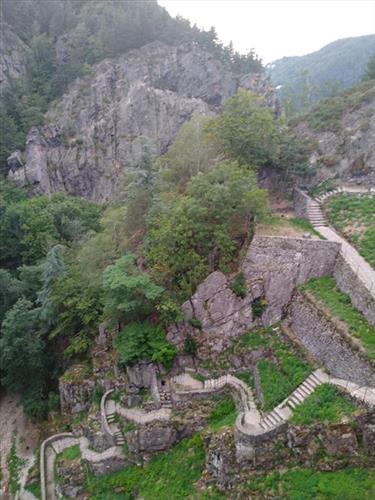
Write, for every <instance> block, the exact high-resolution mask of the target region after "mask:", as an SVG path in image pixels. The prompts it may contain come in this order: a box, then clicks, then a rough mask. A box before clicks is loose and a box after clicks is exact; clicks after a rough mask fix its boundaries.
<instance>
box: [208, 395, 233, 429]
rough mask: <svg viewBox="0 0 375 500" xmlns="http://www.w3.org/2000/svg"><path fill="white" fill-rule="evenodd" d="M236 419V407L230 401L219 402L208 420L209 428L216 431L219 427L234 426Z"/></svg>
mask: <svg viewBox="0 0 375 500" xmlns="http://www.w3.org/2000/svg"><path fill="white" fill-rule="evenodd" d="M236 417H237V411H236V406H235V404H234V402H233V400H232V399H223V400H221V401H219V402H218V403H217V404H216V406H215V408H214V409H213V410H212V412H211V415H210V417H209V419H208V421H209V424H210V428H211V429H213V430H218V429H220V428H221V427H225V426H229V425H234V423H235V421H236Z"/></svg>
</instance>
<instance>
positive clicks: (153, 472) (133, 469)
mask: <svg viewBox="0 0 375 500" xmlns="http://www.w3.org/2000/svg"><path fill="white" fill-rule="evenodd" d="M204 463H205V451H204V444H203V440H202V437H201V436H200V434H195V435H194V436H193V437H192V438H190V439H184V440H183V441H181V442H180V443H178V444H177V445H176V446H175V447H174V448H173V449H171V450H169V451H166V452H163V453H160V454H158V455H155V456H154V457H153V458H152V459H151V460H150V461H149V462H148V463H146V464H145V465H144V466H143V467H142V466H136V465H134V466H129V467H126V468H124V469H122V470H120V471H117V472H112V473H110V474H106V475H103V476H100V477H95V476H94V475H93V474H91V473H88V475H87V489H88V493H89V495H90V499H91V500H130V499H135V498H142V499H143V500H165V499H166V498H171V499H172V498H173V499H176V500H178V499H183V498H197V499H198V498H202V499H203V498H212V499H214V498H217V499H219V498H224V496H222V495H220V494H219V493H216V492H213V494H212V495H210V494H209V493H207V494H206V493H202V494H201V493H199V494H198V492H197V491H196V488H195V485H194V483H196V482H197V481H198V479H199V478H200V477H201V473H202V470H203V468H204Z"/></svg>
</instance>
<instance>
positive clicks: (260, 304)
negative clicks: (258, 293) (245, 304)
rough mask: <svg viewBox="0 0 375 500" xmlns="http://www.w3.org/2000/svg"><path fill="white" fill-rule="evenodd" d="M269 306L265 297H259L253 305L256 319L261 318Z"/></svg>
mask: <svg viewBox="0 0 375 500" xmlns="http://www.w3.org/2000/svg"><path fill="white" fill-rule="evenodd" d="M266 306H267V301H266V299H265V298H264V297H257V298H256V299H254V300H253V302H252V303H251V309H252V311H253V314H254V316H255V317H256V318H260V317H261V316H262V314H263V313H264V311H265V309H266Z"/></svg>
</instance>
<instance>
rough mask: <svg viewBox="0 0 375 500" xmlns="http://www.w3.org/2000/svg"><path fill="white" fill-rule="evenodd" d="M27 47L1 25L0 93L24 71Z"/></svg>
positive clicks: (5, 26)
mask: <svg viewBox="0 0 375 500" xmlns="http://www.w3.org/2000/svg"><path fill="white" fill-rule="evenodd" d="M26 49H27V46H26V45H25V44H24V43H23V41H22V40H21V39H20V38H19V37H18V36H17V35H16V34H15V33H14V32H13V31H12V30H11V28H10V27H9V26H8V25H7V24H5V23H2V24H1V37H0V92H1V93H2V92H3V91H4V89H6V88H7V87H9V82H10V80H11V79H14V80H16V79H17V78H20V77H21V76H22V75H23V74H24V71H25V55H26Z"/></svg>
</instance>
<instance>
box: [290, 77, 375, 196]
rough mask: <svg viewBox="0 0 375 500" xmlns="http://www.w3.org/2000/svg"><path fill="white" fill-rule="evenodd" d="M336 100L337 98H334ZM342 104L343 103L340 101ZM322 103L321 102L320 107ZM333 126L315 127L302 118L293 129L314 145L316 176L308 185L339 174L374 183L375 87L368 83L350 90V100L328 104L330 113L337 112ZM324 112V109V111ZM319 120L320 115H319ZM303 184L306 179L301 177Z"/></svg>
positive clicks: (339, 175)
mask: <svg viewBox="0 0 375 500" xmlns="http://www.w3.org/2000/svg"><path fill="white" fill-rule="evenodd" d="M336 99H339V98H336ZM343 103H344V104H343ZM323 105H324V104H321V106H323ZM340 106H344V110H343V112H342V115H341V117H339V119H338V121H337V124H336V127H331V129H330V130H314V129H313V128H312V127H311V126H309V121H308V120H306V121H305V120H304V121H302V122H300V123H299V124H298V125H297V127H296V132H297V133H298V134H299V135H301V136H302V137H304V138H305V139H308V140H309V141H310V143H311V144H312V145H313V147H312V152H311V156H310V164H311V168H312V169H316V171H317V172H316V175H315V176H312V177H311V184H313V185H314V184H318V183H320V182H322V181H325V180H327V179H331V178H335V177H340V178H341V179H343V180H345V181H352V180H353V179H354V180H358V181H359V182H363V183H364V184H365V185H372V186H374V185H375V148H374V142H375V86H374V84H371V83H370V82H369V83H367V84H363V86H362V87H358V90H357V91H356V92H354V91H353V93H352V97H351V99H348V100H347V101H341V103H340V102H339V101H337V103H336V104H334V103H333V104H332V105H331V112H330V114H329V115H327V116H330V117H331V119H332V115H333V113H335V114H337V113H339V112H340ZM325 113H327V111H325ZM320 119H321V120H322V119H323V118H322V117H320ZM303 182H304V183H306V179H305V178H304V179H303Z"/></svg>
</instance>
